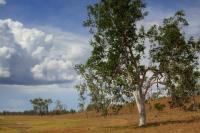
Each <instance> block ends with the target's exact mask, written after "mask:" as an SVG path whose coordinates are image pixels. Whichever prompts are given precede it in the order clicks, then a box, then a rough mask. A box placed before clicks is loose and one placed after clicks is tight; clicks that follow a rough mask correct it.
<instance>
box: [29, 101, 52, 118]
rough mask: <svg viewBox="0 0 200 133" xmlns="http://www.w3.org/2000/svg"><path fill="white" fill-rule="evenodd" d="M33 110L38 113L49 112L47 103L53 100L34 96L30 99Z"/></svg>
mask: <svg viewBox="0 0 200 133" xmlns="http://www.w3.org/2000/svg"><path fill="white" fill-rule="evenodd" d="M30 102H31V104H32V105H33V110H34V112H35V113H37V114H39V115H45V114H48V112H49V105H50V104H51V103H52V102H53V101H52V100H51V99H42V98H40V97H39V98H35V99H32V100H30Z"/></svg>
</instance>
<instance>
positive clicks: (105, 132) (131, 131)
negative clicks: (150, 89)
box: [0, 100, 200, 133]
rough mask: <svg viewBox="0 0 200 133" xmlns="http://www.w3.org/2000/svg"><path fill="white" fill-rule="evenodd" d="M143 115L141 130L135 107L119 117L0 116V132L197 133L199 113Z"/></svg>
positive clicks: (152, 112) (150, 112)
mask: <svg viewBox="0 0 200 133" xmlns="http://www.w3.org/2000/svg"><path fill="white" fill-rule="evenodd" d="M164 101H165V100H164ZM161 102H162V101H161ZM153 103H155V102H153ZM153 103H152V104H153ZM165 103H166V102H165ZM147 113H148V126H147V127H143V128H139V127H138V126H137V123H138V115H137V112H136V109H135V107H133V108H128V107H126V108H124V109H123V110H122V112H121V113H120V114H119V115H111V116H108V117H106V118H104V117H100V116H99V115H97V114H96V113H93V112H90V113H88V118H87V117H86V115H85V114H84V113H82V114H81V113H77V114H69V115H60V116H44V117H40V116H0V133H200V111H193V112H185V111H182V110H180V109H170V108H169V107H167V108H166V109H164V111H160V112H159V111H156V110H155V109H151V110H150V109H149V107H147Z"/></svg>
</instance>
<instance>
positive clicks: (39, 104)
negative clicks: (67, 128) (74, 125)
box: [0, 97, 76, 116]
mask: <svg viewBox="0 0 200 133" xmlns="http://www.w3.org/2000/svg"><path fill="white" fill-rule="evenodd" d="M30 103H31V104H32V106H33V109H31V110H25V111H7V110H5V111H2V112H0V115H40V116H43V115H61V114H70V113H76V110H74V109H70V110H68V109H67V108H66V107H65V106H64V105H63V104H62V102H61V101H60V100H56V101H55V102H54V103H55V107H54V109H53V110H49V106H50V105H51V104H52V103H53V100H52V99H43V98H40V97H39V98H35V99H31V100H30Z"/></svg>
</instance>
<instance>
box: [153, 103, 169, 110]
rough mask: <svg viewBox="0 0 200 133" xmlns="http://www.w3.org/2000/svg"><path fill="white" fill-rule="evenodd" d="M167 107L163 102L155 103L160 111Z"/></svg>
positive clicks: (155, 106)
mask: <svg viewBox="0 0 200 133" xmlns="http://www.w3.org/2000/svg"><path fill="white" fill-rule="evenodd" d="M165 107H166V106H165V104H161V103H156V104H154V108H155V109H156V110H158V111H163V110H164V108H165Z"/></svg>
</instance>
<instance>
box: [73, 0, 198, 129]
mask: <svg viewBox="0 0 200 133" xmlns="http://www.w3.org/2000/svg"><path fill="white" fill-rule="evenodd" d="M146 15H147V12H146V11H145V4H144V2H143V1H142V0H117V1H113V0H101V1H100V2H99V3H96V4H94V5H89V6H88V19H87V20H86V21H84V26H86V27H89V30H90V33H91V34H92V39H91V42H90V44H91V46H92V48H93V51H92V54H91V56H90V58H89V59H88V61H87V62H86V64H80V65H76V67H75V68H76V70H77V72H78V73H79V74H80V75H82V77H83V79H84V82H83V83H81V84H80V85H77V86H76V87H77V88H78V90H79V92H80V95H81V96H83V95H84V92H86V91H88V92H89V95H90V96H91V102H92V103H93V104H95V105H96V107H97V109H99V110H101V111H105V108H109V107H114V106H115V105H116V106H118V105H121V104H123V103H126V102H131V101H133V100H134V101H135V102H136V104H137V107H138V112H139V126H144V125H146V111H145V96H146V94H147V93H148V91H149V89H150V88H151V87H152V86H153V85H154V84H163V85H165V88H166V89H167V90H168V91H169V92H170V94H171V95H172V96H177V95H180V96H181V97H182V96H183V95H182V94H184V95H187V96H188V94H189V93H190V94H192V93H193V92H194V89H195V87H196V84H197V78H198V77H199V74H198V67H197V65H198V52H199V44H200V43H199V42H200V41H196V40H195V39H193V38H192V37H191V38H190V39H189V40H187V39H186V38H185V36H184V33H183V29H182V28H183V26H186V25H188V22H187V21H186V19H185V15H184V13H183V12H182V11H179V12H177V13H176V14H175V15H174V16H173V17H170V18H166V19H165V20H164V21H163V25H161V26H156V25H155V26H152V27H151V28H150V29H148V30H145V28H144V26H139V22H140V21H141V20H143V18H144V17H145V16H146ZM147 46H148V47H150V49H147V48H146V47H147ZM145 50H148V51H149V53H150V56H149V58H148V60H149V62H151V63H150V64H148V63H143V61H144V56H146V55H145ZM178 92H181V93H178ZM80 98H81V99H82V100H84V99H85V98H84V97H80Z"/></svg>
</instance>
